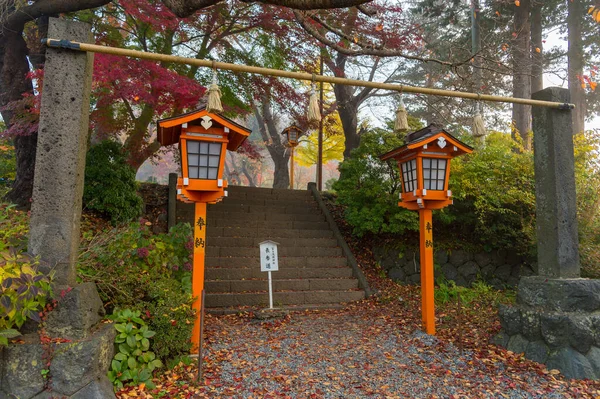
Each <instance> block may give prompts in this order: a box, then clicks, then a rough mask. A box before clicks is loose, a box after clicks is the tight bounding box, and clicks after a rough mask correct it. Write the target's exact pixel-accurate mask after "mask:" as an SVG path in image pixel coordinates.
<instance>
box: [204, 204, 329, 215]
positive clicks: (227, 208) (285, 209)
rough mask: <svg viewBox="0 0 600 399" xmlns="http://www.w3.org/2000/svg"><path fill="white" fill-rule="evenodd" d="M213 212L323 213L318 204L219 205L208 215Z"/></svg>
mask: <svg viewBox="0 0 600 399" xmlns="http://www.w3.org/2000/svg"><path fill="white" fill-rule="evenodd" d="M213 212H223V213H232V212H236V213H238V212H239V213H251V214H257V213H266V214H293V215H306V214H313V213H314V214H320V213H321V211H320V210H319V208H318V207H317V205H316V204H310V205H303V206H293V205H291V206H290V205H285V204H279V205H273V206H267V205H245V204H217V205H211V206H209V207H208V208H207V215H210V214H211V213H213Z"/></svg>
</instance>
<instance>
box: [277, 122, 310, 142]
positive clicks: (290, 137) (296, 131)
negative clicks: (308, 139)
mask: <svg viewBox="0 0 600 399" xmlns="http://www.w3.org/2000/svg"><path fill="white" fill-rule="evenodd" d="M281 134H282V135H284V136H285V138H286V139H287V145H288V146H289V147H296V146H297V145H298V142H299V140H300V136H302V135H303V134H304V132H303V131H302V130H301V129H300V128H299V127H298V126H296V125H292V126H289V127H287V128H285V129H283V131H282V132H281Z"/></svg>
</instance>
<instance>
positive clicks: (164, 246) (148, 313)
mask: <svg viewBox="0 0 600 399" xmlns="http://www.w3.org/2000/svg"><path fill="white" fill-rule="evenodd" d="M146 223H147V222H146V221H145V220H141V221H140V222H139V223H131V224H130V225H128V226H125V227H120V228H115V229H113V230H111V231H107V232H101V233H99V234H98V235H95V236H93V235H92V234H91V233H86V234H84V245H83V248H82V250H81V255H80V258H79V276H80V278H81V279H83V280H86V281H94V282H95V283H96V285H97V286H98V290H99V293H100V297H101V298H102V300H103V301H104V303H105V306H106V307H107V308H108V310H109V311H110V310H112V309H114V308H120V309H125V308H129V309H132V310H136V311H140V312H141V315H142V318H143V319H144V320H145V321H146V322H147V323H148V327H149V328H150V329H151V330H152V331H155V332H156V336H155V339H154V340H153V341H152V345H151V348H152V351H153V352H154V353H155V354H156V355H157V356H158V358H160V359H161V360H163V362H165V363H166V362H167V361H168V360H169V359H170V358H174V357H177V356H180V355H185V354H188V353H189V350H190V347H191V344H190V338H191V331H192V326H193V321H194V312H193V310H192V309H191V304H192V296H191V259H190V257H191V253H190V251H191V249H192V248H193V245H192V242H191V234H192V233H191V227H190V226H189V224H180V225H177V226H175V227H173V228H172V229H171V231H170V232H169V233H168V234H158V235H153V234H152V232H151V231H150V229H149V226H147V225H146Z"/></svg>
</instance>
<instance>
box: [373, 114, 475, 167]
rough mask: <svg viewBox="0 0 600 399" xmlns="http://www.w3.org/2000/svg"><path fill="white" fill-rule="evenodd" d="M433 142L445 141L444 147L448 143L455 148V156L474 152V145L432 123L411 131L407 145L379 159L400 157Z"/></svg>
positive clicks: (453, 153) (407, 138) (407, 137)
mask: <svg viewBox="0 0 600 399" xmlns="http://www.w3.org/2000/svg"><path fill="white" fill-rule="evenodd" d="M442 137H443V139H444V140H440V138H442ZM432 142H438V143H440V142H444V143H445V144H444V147H446V145H448V147H449V148H452V149H453V150H454V151H453V152H452V155H453V156H458V155H463V154H470V153H471V152H473V147H471V146H469V145H467V144H465V143H463V142H462V141H460V140H459V139H457V138H456V137H454V136H453V135H451V134H450V133H448V132H447V131H446V130H445V129H444V128H443V127H441V126H439V125H436V124H433V123H432V124H430V125H429V126H427V127H424V128H423V129H420V130H417V131H415V132H412V133H409V134H408V135H407V136H406V144H405V145H403V146H402V147H398V148H396V149H393V150H391V151H389V152H387V153H385V154H383V155H380V156H379V159H381V160H382V161H386V160H388V159H392V158H398V157H401V156H403V155H406V154H408V153H410V152H413V150H415V149H418V148H422V147H423V146H425V145H428V144H429V143H432ZM438 145H439V144H438ZM442 148H443V147H442Z"/></svg>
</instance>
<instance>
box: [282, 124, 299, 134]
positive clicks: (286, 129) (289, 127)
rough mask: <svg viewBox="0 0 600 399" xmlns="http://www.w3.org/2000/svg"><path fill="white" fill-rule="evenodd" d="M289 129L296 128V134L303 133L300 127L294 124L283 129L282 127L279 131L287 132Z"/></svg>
mask: <svg viewBox="0 0 600 399" xmlns="http://www.w3.org/2000/svg"><path fill="white" fill-rule="evenodd" d="M290 130H296V131H298V136H300V135H302V133H303V132H302V129H300V128H299V127H298V126H296V125H295V124H294V125H291V126H288V127H286V128H285V129H283V130H282V131H281V134H287V133H288V132H289V131H290Z"/></svg>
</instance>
